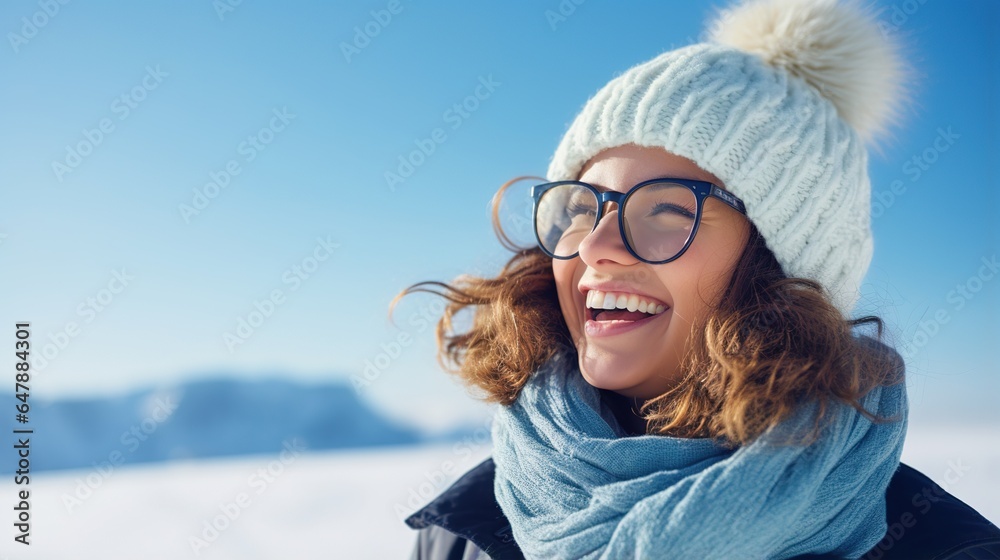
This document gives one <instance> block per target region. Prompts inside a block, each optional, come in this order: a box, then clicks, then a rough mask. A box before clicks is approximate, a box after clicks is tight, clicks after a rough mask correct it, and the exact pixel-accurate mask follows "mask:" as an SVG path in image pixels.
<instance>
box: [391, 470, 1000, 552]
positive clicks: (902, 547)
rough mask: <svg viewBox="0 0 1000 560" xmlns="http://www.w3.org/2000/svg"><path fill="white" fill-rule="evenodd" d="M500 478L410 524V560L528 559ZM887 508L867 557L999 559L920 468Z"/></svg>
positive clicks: (452, 492) (964, 508)
mask: <svg viewBox="0 0 1000 560" xmlns="http://www.w3.org/2000/svg"><path fill="white" fill-rule="evenodd" d="M493 472H494V466H493V459H492V457H491V458H488V459H486V460H485V461H483V462H482V463H480V464H479V465H478V466H476V467H475V468H473V469H472V470H470V471H469V472H467V473H465V474H464V475H462V477H461V478H459V479H458V480H457V481H456V482H455V483H454V484H452V485H451V486H450V487H449V488H448V489H447V490H445V491H444V492H442V493H441V494H440V495H439V496H437V497H436V498H434V500H432V501H431V502H430V503H429V504H427V505H426V506H424V507H423V508H422V509H420V510H419V511H417V512H416V513H414V514H413V515H411V516H410V517H408V518H407V519H406V524H407V525H409V526H410V527H412V528H414V529H419V530H420V531H419V533H418V535H417V542H416V547H415V548H414V550H413V554H412V556H411V557H410V558H411V560H473V559H477V560H487V559H493V560H506V559H523V558H524V556H523V555H522V554H521V551H520V549H519V548H518V546H517V543H516V542H514V537H513V536H512V535H511V530H510V524H509V523H508V522H507V518H506V517H505V516H504V514H503V511H502V510H501V509H500V506H499V505H498V504H497V502H496V499H495V498H494V495H493ZM886 502H887V506H888V507H887V510H886V522H887V523H888V525H889V529H888V532H887V533H886V535H885V537H883V539H882V541H881V542H880V543H879V544H878V545H876V546H875V548H873V549H871V550H870V551H869V552H868V553H867V554H866V555H865V556H864V557H863V558H865V559H867V560H897V559H899V560H997V559H1000V529H998V528H997V527H996V526H995V525H993V524H992V523H990V522H989V521H988V520H986V519H985V518H984V517H983V516H982V515H980V514H979V513H978V512H976V510H974V509H972V507H970V506H969V505H967V504H965V503H964V502H962V501H961V500H959V499H958V498H956V497H955V496H952V495H951V494H949V493H948V492H945V491H944V489H942V488H941V487H940V486H938V485H937V484H935V483H934V482H933V481H932V480H931V479H929V478H927V477H926V476H924V475H923V474H921V473H920V472H919V471H917V470H916V469H914V468H912V467H910V466H908V465H905V464H903V463H900V464H899V467H898V468H897V469H896V473H895V474H894V475H893V477H892V480H891V481H890V483H889V488H888V490H887V491H886ZM665 557H669V552H667V553H666V554H665ZM798 558H802V559H806V558H810V559H824V558H827V559H828V558H834V557H833V556H814V555H810V556H799V557H798Z"/></svg>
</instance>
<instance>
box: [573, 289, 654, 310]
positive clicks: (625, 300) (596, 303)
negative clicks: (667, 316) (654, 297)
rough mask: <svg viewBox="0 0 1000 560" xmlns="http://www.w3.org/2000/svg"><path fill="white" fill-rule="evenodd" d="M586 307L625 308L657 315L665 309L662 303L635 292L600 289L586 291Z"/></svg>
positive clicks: (598, 308)
mask: <svg viewBox="0 0 1000 560" xmlns="http://www.w3.org/2000/svg"><path fill="white" fill-rule="evenodd" d="M587 307H588V308H590V309H594V310H602V309H627V310H629V311H641V312H642V313H649V314H651V315H659V314H660V313H663V312H664V311H665V310H666V309H667V307H666V306H665V305H663V304H660V303H656V302H654V301H650V300H647V299H644V298H643V297H642V296H639V295H636V294H628V293H622V292H602V291H600V290H590V291H589V292H587ZM595 315H596V312H595Z"/></svg>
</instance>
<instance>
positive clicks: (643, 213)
mask: <svg viewBox="0 0 1000 560" xmlns="http://www.w3.org/2000/svg"><path fill="white" fill-rule="evenodd" d="M597 205H598V199H597V196H595V194H594V192H593V191H591V190H590V189H588V188H586V187H584V186H582V185H576V184H566V185H558V186H555V187H553V188H551V189H549V190H547V191H545V193H544V194H543V195H542V196H541V198H540V199H539V201H538V211H537V212H536V214H535V229H536V231H537V232H538V238H539V239H540V240H541V244H542V246H543V248H545V250H547V251H548V252H549V253H551V254H553V255H555V256H557V257H564V258H568V257H571V256H573V255H574V254H575V253H576V252H577V251H579V250H580V243H581V242H582V241H583V239H584V238H585V237H586V236H587V234H589V233H590V232H591V231H593V230H594V225H595V223H596V218H597ZM623 206H624V215H623V222H624V227H625V231H624V233H625V239H626V240H627V242H628V244H629V245H631V247H632V250H633V251H635V253H636V254H637V255H639V256H640V257H641V258H643V259H645V260H649V261H663V260H667V259H670V258H672V257H674V256H675V255H677V253H679V252H680V251H681V249H682V248H683V247H684V245H685V244H687V241H688V238H689V237H690V236H691V232H692V230H693V229H694V224H695V217H696V215H697V209H698V200H697V197H695V194H694V192H693V191H692V190H691V189H689V188H687V187H685V186H684V185H678V184H676V183H651V184H649V185H645V186H643V187H640V188H639V189H637V190H635V191H633V192H632V194H631V195H629V197H628V198H627V199H625V200H624V201H623ZM619 210H621V209H619ZM608 218H611V219H617V216H616V215H614V214H607V215H605V216H604V218H602V219H608Z"/></svg>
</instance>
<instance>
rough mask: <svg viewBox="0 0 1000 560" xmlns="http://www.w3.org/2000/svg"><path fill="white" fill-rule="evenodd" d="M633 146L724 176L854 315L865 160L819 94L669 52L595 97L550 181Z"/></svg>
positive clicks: (727, 60) (864, 230) (696, 49)
mask: <svg viewBox="0 0 1000 560" xmlns="http://www.w3.org/2000/svg"><path fill="white" fill-rule="evenodd" d="M624 144H636V145H639V146H656V147H661V148H664V149H666V150H667V151H669V152H672V153H674V154H677V155H680V156H684V157H687V158H689V159H691V160H692V161H694V162H695V163H696V164H698V165H699V166H700V167H702V168H703V169H705V170H706V171H708V172H710V173H712V174H714V175H715V176H717V177H718V178H719V179H720V180H721V181H722V183H723V185H721V186H723V187H724V188H726V189H727V190H729V191H731V192H733V193H734V194H736V195H737V196H739V197H740V198H742V199H743V201H744V202H745V203H746V208H747V215H748V217H749V218H750V220H751V221H752V222H753V223H754V224H755V225H756V227H757V228H758V229H759V230H760V232H761V234H763V236H764V239H765V242H766V243H767V246H768V248H769V249H770V250H771V251H772V252H774V254H775V256H776V257H777V259H778V262H779V263H780V264H781V266H782V269H783V270H784V272H785V274H787V275H789V276H796V277H803V278H809V279H813V280H816V281H818V282H819V283H820V284H822V285H823V286H824V287H825V288H826V290H827V291H828V292H829V293H830V296H831V299H832V301H833V303H834V304H835V305H836V306H837V308H838V309H840V311H841V312H842V313H843V314H844V315H845V316H847V315H849V313H850V311H851V310H852V309H853V307H854V305H855V303H856V302H857V300H858V297H859V287H860V283H861V280H862V279H863V277H864V275H865V273H866V272H867V270H868V266H869V264H870V263H871V259H872V253H873V249H874V245H873V241H872V234H871V224H870V196H871V184H870V181H869V178H868V171H867V163H868V156H867V151H866V150H865V147H864V143H863V141H862V140H861V138H860V137H859V135H858V133H857V132H856V131H855V130H854V129H853V128H851V127H850V126H848V125H847V124H846V123H845V122H844V120H842V119H841V118H840V117H839V116H838V114H837V109H836V108H835V107H834V105H833V104H832V103H831V102H830V101H829V100H827V99H825V98H824V97H822V96H821V95H820V93H819V92H818V91H817V90H816V89H815V88H813V87H811V86H810V85H809V84H807V83H806V82H805V81H804V80H803V79H801V78H798V77H796V76H793V75H791V74H789V73H788V72H786V71H785V70H783V69H781V68H777V67H773V66H770V65H768V64H766V63H765V62H763V60H762V59H761V58H760V57H758V56H756V55H754V54H751V53H748V52H744V51H742V50H740V49H737V48H733V47H729V46H724V45H717V44H713V43H699V44H695V45H691V46H688V47H684V48H681V49H677V50H674V51H670V52H666V53H663V54H661V55H660V56H657V57H656V58H654V59H652V60H650V61H647V62H645V63H642V64H639V65H637V66H634V67H633V68H631V69H629V70H628V71H627V72H625V73H623V74H621V75H620V76H618V77H616V78H614V79H613V80H612V81H611V82H609V83H608V84H607V85H605V86H604V87H603V88H602V89H601V90H600V91H598V92H597V93H596V94H595V95H594V96H593V97H592V98H591V99H590V100H589V101H587V103H586V105H585V106H584V108H583V110H582V111H581V112H580V114H579V115H578V116H577V117H576V119H575V120H574V121H573V123H572V125H571V126H570V127H569V130H568V131H567V132H566V134H565V135H564V137H563V139H562V141H561V142H560V144H559V146H558V148H557V149H556V152H555V155H554V156H553V158H552V161H551V163H550V165H549V169H548V179H549V180H552V181H557V180H571V179H578V178H579V173H580V170H581V168H582V167H583V165H584V164H585V163H586V162H587V161H588V160H589V159H591V158H592V157H594V156H595V155H597V154H598V152H600V151H602V150H604V149H607V148H612V147H615V146H621V145H624Z"/></svg>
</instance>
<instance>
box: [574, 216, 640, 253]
mask: <svg viewBox="0 0 1000 560" xmlns="http://www.w3.org/2000/svg"><path fill="white" fill-rule="evenodd" d="M607 204H608V206H607V207H606V208H605V210H604V215H603V216H601V221H600V222H598V224H597V228H595V229H594V231H592V232H590V233H588V234H587V236H586V237H584V238H583V240H582V241H580V259H581V260H583V262H585V263H587V264H588V265H589V266H592V267H593V266H595V265H597V264H598V263H599V262H600V261H601V260H611V261H614V262H618V263H621V264H629V263H633V262H636V260H637V259H636V258H635V257H633V256H632V254H631V253H629V252H628V249H626V248H625V243H624V242H623V241H622V234H621V231H620V230H619V229H618V205H617V204H616V203H614V202H608V203H607Z"/></svg>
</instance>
